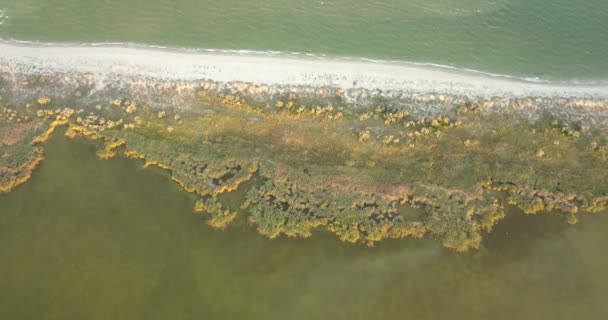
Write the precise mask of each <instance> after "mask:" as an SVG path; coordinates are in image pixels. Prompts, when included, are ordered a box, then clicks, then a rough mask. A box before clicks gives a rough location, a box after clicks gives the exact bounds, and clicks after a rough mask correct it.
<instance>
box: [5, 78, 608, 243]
mask: <svg viewBox="0 0 608 320" xmlns="http://www.w3.org/2000/svg"><path fill="white" fill-rule="evenodd" d="M179 90H181V89H174V91H173V92H170V94H173V95H176V96H177V95H179V94H180V92H179ZM184 90H185V89H184ZM188 90H189V91H188V92H190V93H189V94H190V95H189V98H185V99H186V100H187V102H188V106H189V107H188V108H178V107H176V106H174V105H161V106H159V105H152V104H151V103H150V101H149V100H147V99H143V98H142V99H139V100H138V99H137V95H136V94H130V95H129V94H127V93H124V92H123V94H122V95H120V96H115V97H112V98H110V99H107V98H106V99H107V100H103V101H99V100H96V101H87V103H82V105H81V106H80V105H79V106H78V107H79V108H80V109H76V108H74V109H73V108H68V107H65V105H67V104H68V103H75V102H74V101H78V98H80V96H81V95H73V96H71V97H70V98H69V99H66V98H61V97H53V96H51V95H45V96H41V97H32V98H31V101H25V102H22V103H20V104H13V103H12V102H7V101H1V100H0V102H2V103H3V104H2V105H0V107H1V108H3V109H2V115H1V118H0V142H1V144H0V186H1V188H0V192H7V191H10V190H11V189H12V188H14V187H15V186H16V185H18V184H20V183H23V182H24V181H26V180H27V179H28V178H29V176H30V175H31V172H32V170H33V169H34V167H35V166H36V165H37V164H38V163H39V162H40V160H41V159H42V153H43V152H42V148H43V143H44V141H46V140H47V139H48V138H49V136H50V135H51V134H53V132H54V131H55V130H56V128H57V127H59V126H64V127H65V135H66V136H68V137H71V138H76V137H85V138H87V139H91V140H95V141H97V143H98V144H99V149H98V152H97V156H98V157H99V158H100V159H109V158H112V157H114V156H116V155H118V154H124V155H125V156H127V157H130V158H134V159H141V160H143V161H144V165H145V166H150V165H154V166H158V167H160V168H164V169H166V170H169V171H170V172H171V178H172V179H173V180H174V181H175V182H176V183H178V184H179V185H180V186H181V187H182V188H183V189H184V190H185V191H187V192H191V193H194V194H196V195H197V196H198V197H199V200H198V201H197V202H196V204H195V206H194V210H195V211H196V212H199V213H201V214H203V215H205V216H207V217H208V224H209V225H210V226H211V227H213V228H218V229H225V228H227V227H229V226H230V224H231V223H232V222H233V221H235V220H236V219H237V218H238V217H239V216H245V217H246V219H247V220H248V221H249V222H250V223H251V224H253V225H255V227H256V228H257V230H258V232H259V233H260V234H261V235H263V236H266V237H269V238H276V237H279V236H287V237H310V236H312V235H313V233H314V232H315V230H319V229H324V230H327V231H329V232H332V233H334V234H335V235H336V236H337V237H338V238H339V239H340V240H342V241H345V242H350V243H363V244H367V245H373V244H374V243H376V242H378V241H382V240H384V239H389V238H391V239H401V238H405V237H412V238H420V237H423V236H432V237H434V238H436V239H438V240H439V241H440V242H441V243H442V244H443V245H444V246H445V247H448V248H451V249H454V250H457V251H466V250H469V249H475V248H479V247H480V245H481V243H482V238H483V234H484V233H485V232H490V231H491V230H492V228H493V226H494V225H495V224H496V223H497V222H499V221H500V220H502V219H503V218H505V216H506V213H505V206H516V207H518V208H520V209H521V210H523V211H524V212H525V213H527V214H537V213H540V212H547V213H552V214H558V215H561V216H562V217H563V218H564V221H565V222H566V223H570V224H574V223H576V221H577V215H578V214H581V213H593V212H600V211H603V210H605V209H606V208H607V206H608V184H607V183H606V181H607V180H606V179H607V178H608V163H607V161H608V159H607V154H608V141H607V139H606V134H605V129H604V128H602V127H601V126H598V125H591V124H589V123H585V122H583V121H580V119H578V118H576V117H574V118H572V117H559V116H556V115H555V114H552V113H550V112H545V113H537V114H536V116H535V117H531V116H530V114H526V113H525V112H523V111H522V112H519V111H517V110H518V109H515V107H521V108H522V110H531V109H534V110H539V109H540V107H538V104H539V102H538V101H537V99H536V100H535V99H533V98H525V99H499V98H479V99H470V98H466V97H454V96H450V95H445V94H435V95H429V96H422V95H410V96H402V97H400V100H399V103H396V102H395V100H387V99H384V98H369V99H368V100H367V102H369V103H367V104H362V105H358V106H357V107H353V105H352V104H350V103H349V102H348V101H347V99H346V98H345V97H347V96H349V95H350V96H352V95H353V93H352V92H350V93H349V92H345V91H344V90H341V89H335V88H334V89H331V88H320V89H314V90H308V91H306V90H300V91H297V90H292V91H287V90H283V91H274V92H270V91H269V90H270V89H268V88H262V87H255V86H250V85H247V84H242V83H240V84H232V86H231V87H226V86H223V87H222V86H221V85H219V84H216V83H213V82H201V83H199V84H197V85H189V86H188ZM78 92H80V91H78ZM182 94H183V93H182ZM74 96H76V98H74ZM560 99H562V98H559V99H558V98H555V99H552V100H550V101H549V103H551V104H563V105H568V106H573V107H581V108H583V107H585V106H589V104H592V103H595V102H593V101H575V100H568V99H567V98H563V99H564V100H565V101H562V100H560ZM547 101H548V99H545V100H543V103H548V102H547ZM577 103H578V104H580V105H578V106H577ZM428 105H431V106H432V107H427V110H429V111H428V112H422V110H423V109H424V107H425V106H428ZM497 106H498V107H497ZM495 107H496V108H497V109H492V108H495ZM505 110H507V111H505ZM237 193H238V194H239V196H238V197H232V198H231V200H230V201H225V198H226V196H227V195H230V194H237ZM234 199H237V200H234Z"/></svg>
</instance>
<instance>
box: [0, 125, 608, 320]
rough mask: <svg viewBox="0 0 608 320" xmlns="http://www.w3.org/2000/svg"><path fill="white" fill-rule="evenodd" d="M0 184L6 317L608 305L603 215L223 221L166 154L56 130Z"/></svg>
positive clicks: (497, 315)
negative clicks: (175, 176) (34, 161)
mask: <svg viewBox="0 0 608 320" xmlns="http://www.w3.org/2000/svg"><path fill="white" fill-rule="evenodd" d="M46 150H47V151H46V152H45V156H46V159H45V160H44V161H43V162H42V164H41V166H40V167H39V168H38V170H37V171H35V173H34V175H33V177H32V179H31V181H29V182H27V183H26V184H24V185H22V186H20V187H18V188H17V189H16V190H14V191H13V192H11V193H9V194H4V195H0V209H1V210H0V213H1V214H0V261H1V263H0V275H2V276H0V319H49V320H51V319H61V320H70V319H128V320H135V319H416V320H420V319H539V320H542V319H551V320H556V319H568V320H570V319H604V318H605V315H606V313H607V312H608V305H607V304H606V300H605V298H606V292H608V275H607V273H606V270H608V257H607V256H606V254H605V248H604V246H603V244H604V243H606V242H607V241H608V233H606V230H607V228H608V215H606V214H604V215H598V216H584V215H583V216H582V217H581V218H582V219H581V222H580V223H579V224H577V225H576V226H572V227H568V226H567V225H566V224H564V223H563V222H562V221H561V219H559V218H558V217H557V216H551V215H547V214H544V215H537V216H524V215H523V214H517V213H514V214H512V215H511V217H510V218H509V219H507V220H505V221H504V222H502V223H500V224H499V225H498V226H497V228H496V230H495V232H494V233H492V234H490V235H488V236H487V239H486V241H485V242H484V247H483V248H482V249H480V250H478V251H474V252H470V253H466V254H458V253H455V252H452V251H449V250H446V249H443V248H441V247H440V245H439V244H438V243H437V242H435V241H433V240H431V239H424V240H402V241H388V242H385V243H382V244H380V245H378V246H376V247H374V248H368V247H364V246H357V245H348V244H344V243H340V242H339V241H338V240H337V239H336V238H335V237H333V236H330V235H327V234H316V235H314V236H313V237H312V238H310V239H289V240H287V239H276V240H269V239H266V238H263V237H260V236H258V235H257V234H256V233H255V231H254V230H255V228H254V227H252V226H249V225H247V222H246V221H241V222H240V223H237V224H236V225H234V226H232V227H231V228H230V229H229V230H226V231H216V230H213V229H211V228H209V227H208V226H206V224H205V221H204V219H203V218H202V217H201V216H198V215H196V214H194V213H193V212H192V206H193V203H194V200H195V199H194V198H193V197H192V196H191V195H189V194H188V193H185V192H183V191H182V190H181V189H180V188H179V187H178V185H177V184H175V183H173V182H171V180H170V179H169V176H168V173H167V172H165V171H163V170H161V169H154V168H146V169H144V168H143V167H142V163H141V162H138V161H133V160H130V159H125V158H120V157H119V158H116V159H112V160H108V161H101V160H98V159H97V158H96V156H95V146H94V145H93V144H92V143H91V142H89V141H84V140H81V139H77V140H69V139H67V138H65V137H63V136H61V135H59V134H56V135H55V136H54V137H53V138H51V140H50V141H49V143H48V145H47V149H46Z"/></svg>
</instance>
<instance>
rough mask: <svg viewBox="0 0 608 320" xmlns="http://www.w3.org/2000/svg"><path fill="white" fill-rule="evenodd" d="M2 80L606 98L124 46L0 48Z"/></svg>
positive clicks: (441, 72)
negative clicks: (131, 80)
mask: <svg viewBox="0 0 608 320" xmlns="http://www.w3.org/2000/svg"><path fill="white" fill-rule="evenodd" d="M0 72H2V73H8V74H24V75H39V74H54V73H67V74H76V75H77V74H93V75H98V76H100V78H103V79H108V78H113V77H125V76H126V77H136V78H137V77H141V78H152V79H162V80H174V81H180V80H181V81H197V80H211V81H217V82H224V83H231V82H246V83H253V84H258V85H268V86H309V87H322V86H326V87H335V88H342V89H346V90H348V89H364V90H380V91H387V90H388V91H403V92H415V93H421V94H433V93H444V94H452V95H464V96H468V97H493V96H501V97H576V98H594V99H605V98H608V81H593V82H585V83H565V82H548V81H542V80H539V81H532V80H528V79H518V78H514V77H510V76H503V75H492V74H487V73H483V72H480V71H471V70H460V69H455V68H451V67H447V66H445V67H439V66H432V65H419V64H414V63H407V62H384V61H376V62H372V61H365V60H364V59H355V58H352V59H351V58H344V59H342V58H328V57H324V56H310V55H293V54H285V53H276V54H274V53H267V54H265V53H260V52H254V51H246V52H234V51H219V50H212V49H209V50H205V49H200V50H185V49H171V48H164V47H157V46H139V45H124V44H123V45H117V44H83V45H72V44H37V43H29V42H27V43H24V42H17V41H6V40H0Z"/></svg>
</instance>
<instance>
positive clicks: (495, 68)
mask: <svg viewBox="0 0 608 320" xmlns="http://www.w3.org/2000/svg"><path fill="white" fill-rule="evenodd" d="M0 10H4V11H5V13H4V15H5V18H0V21H3V22H2V25H0V37H1V38H5V39H18V40H34V41H42V42H134V43H140V44H155V45H165V46H177V47H192V48H220V49H237V50H239V49H253V50H262V51H265V50H277V51H287V52H289V51H296V52H302V53H324V54H329V55H335V56H357V57H369V58H376V59H397V60H405V61H414V62H428V63H437V64H444V65H451V66H455V67H459V68H470V69H476V70H482V71H486V72H494V73H501V74H507V75H514V76H520V77H540V78H547V79H577V78H581V79H598V78H601V79H606V78H608V59H606V57H607V56H608V31H607V30H608V1H605V0H532V1H530V0H392V1H388V0H371V1H361V0H355V1H353V0H312V1H294V0H250V1H239V0H205V1H194V0H147V1H142V0H104V1H90V0H89V1H83V0H0Z"/></svg>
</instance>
